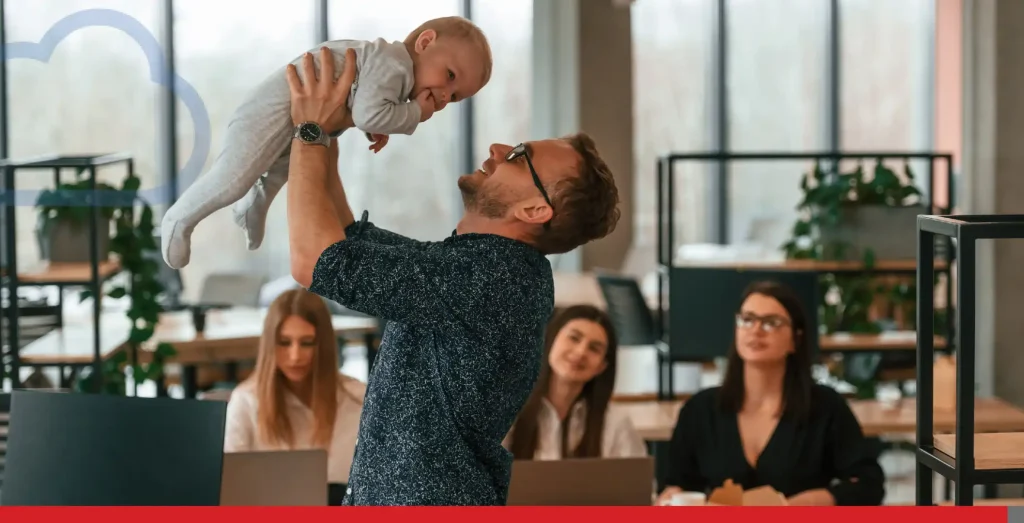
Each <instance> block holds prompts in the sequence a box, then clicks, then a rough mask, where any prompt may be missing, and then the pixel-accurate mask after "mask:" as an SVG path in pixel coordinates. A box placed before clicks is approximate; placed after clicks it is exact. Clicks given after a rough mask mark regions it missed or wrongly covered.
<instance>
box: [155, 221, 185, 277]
mask: <svg viewBox="0 0 1024 523" xmlns="http://www.w3.org/2000/svg"><path fill="white" fill-rule="evenodd" d="M191 242H192V229H191V228H190V227H186V226H185V224H183V223H182V222H180V221H178V220H174V219H169V218H168V217H167V216H166V215H165V216H164V219H163V221H162V222H161V223H160V244H161V245H160V248H161V252H162V253H163V256H164V261H165V262H166V263H167V265H168V266H169V267H170V268H172V269H180V268H182V267H184V266H186V265H188V262H189V258H190V257H191V256H192V246H191Z"/></svg>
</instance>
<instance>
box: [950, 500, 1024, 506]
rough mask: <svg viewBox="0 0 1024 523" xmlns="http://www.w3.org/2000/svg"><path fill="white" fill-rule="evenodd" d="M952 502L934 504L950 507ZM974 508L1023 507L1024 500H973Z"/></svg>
mask: <svg viewBox="0 0 1024 523" xmlns="http://www.w3.org/2000/svg"><path fill="white" fill-rule="evenodd" d="M953 503H955V502H954V501H953V500H950V501H940V502H938V503H936V504H937V505H938V506H940V507H951V506H953ZM973 505H974V506H975V507H1019V506H1022V505H1024V498H1000V499H975V500H974V503H973Z"/></svg>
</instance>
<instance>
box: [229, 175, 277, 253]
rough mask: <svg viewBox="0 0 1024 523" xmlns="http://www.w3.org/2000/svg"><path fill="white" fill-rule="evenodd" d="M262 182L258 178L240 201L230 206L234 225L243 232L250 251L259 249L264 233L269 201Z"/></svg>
mask: <svg viewBox="0 0 1024 523" xmlns="http://www.w3.org/2000/svg"><path fill="white" fill-rule="evenodd" d="M263 180H264V179H263V178H260V179H259V180H258V181H257V182H256V184H255V185H253V186H252V188H251V189H249V192H247V193H245V196H243V197H242V199H241V200H238V201H237V202H235V204H234V205H232V206H231V212H232V214H233V215H234V219H235V223H236V224H237V225H238V226H239V227H241V228H242V229H243V230H244V231H245V241H246V243H247V245H248V249H249V250H250V251H255V250H256V249H259V248H260V245H262V244H263V236H264V234H265V233H266V223H267V211H268V210H269V209H270V201H269V199H268V198H267V194H266V188H265V187H264V182H263Z"/></svg>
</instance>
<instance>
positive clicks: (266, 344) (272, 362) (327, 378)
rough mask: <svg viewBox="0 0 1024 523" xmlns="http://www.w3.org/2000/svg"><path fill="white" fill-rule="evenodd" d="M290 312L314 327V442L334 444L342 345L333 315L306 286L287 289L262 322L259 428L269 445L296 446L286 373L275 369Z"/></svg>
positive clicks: (311, 375) (257, 373)
mask: <svg viewBox="0 0 1024 523" xmlns="http://www.w3.org/2000/svg"><path fill="white" fill-rule="evenodd" d="M289 316H298V317H299V318H302V319H303V320H305V321H307V322H309V324H310V325H313V327H314V328H315V332H316V343H317V347H316V352H315V354H314V356H313V363H312V368H311V369H310V373H309V377H308V378H307V379H310V380H312V381H313V383H312V388H313V396H312V401H311V402H310V405H309V407H310V409H311V410H312V411H313V420H314V421H313V423H314V424H313V441H312V442H311V443H312V444H313V445H314V446H317V447H322V448H328V447H330V443H331V437H332V436H333V432H334V420H335V417H336V416H337V412H338V387H339V383H338V380H339V376H338V373H339V370H338V347H337V342H336V341H335V336H334V327H333V326H332V324H331V313H330V311H329V310H328V309H327V305H326V304H325V303H324V302H323V300H321V299H320V297H319V296H317V295H315V294H313V293H311V292H309V291H306V290H303V289H295V290H290V291H287V292H285V293H283V294H281V295H280V296H278V298H277V299H276V300H274V302H273V303H271V304H270V310H269V311H268V312H267V318H266V320H265V321H264V323H263V335H262V337H261V338H260V352H259V356H258V358H257V360H256V370H255V372H254V373H253V376H254V377H255V380H256V396H257V398H258V399H259V408H258V409H257V415H256V419H257V426H258V428H259V434H260V436H261V438H262V439H263V440H264V441H266V442H268V443H271V444H283V445H286V446H287V447H289V448H291V447H294V445H295V440H294V439H295V435H294V433H293V431H292V426H291V423H290V422H289V419H288V413H287V412H288V411H287V409H286V407H285V392H286V388H285V387H286V385H285V377H284V375H282V374H281V372H280V371H279V370H278V368H277V351H276V348H277V344H278V336H279V334H280V328H281V324H282V323H283V322H284V320H285V319H286V318H288V317H289Z"/></svg>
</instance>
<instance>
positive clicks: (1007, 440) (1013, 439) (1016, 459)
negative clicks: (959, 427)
mask: <svg viewBox="0 0 1024 523" xmlns="http://www.w3.org/2000/svg"><path fill="white" fill-rule="evenodd" d="M1017 430H1024V429H1020V428H1018V429H1017ZM1022 448H1024V432H1001V433H994V434H975V435H974V469H975V470H998V469H1021V468H1024V453H1022V452H1021V449H1022ZM935 450H937V451H939V452H941V453H943V454H945V455H947V456H949V457H951V458H955V457H956V436H955V435H953V434H936V435H935Z"/></svg>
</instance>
